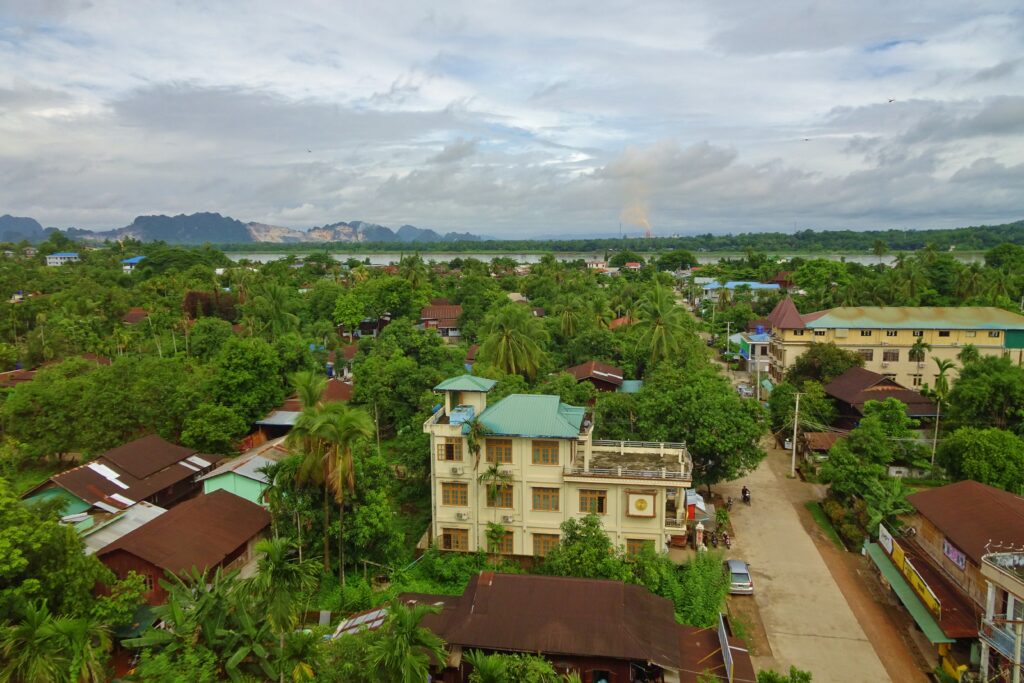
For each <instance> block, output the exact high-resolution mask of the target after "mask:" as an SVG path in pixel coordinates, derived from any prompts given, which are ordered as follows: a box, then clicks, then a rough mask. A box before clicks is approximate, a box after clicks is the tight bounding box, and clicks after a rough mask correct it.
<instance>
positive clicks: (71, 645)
mask: <svg viewBox="0 0 1024 683" xmlns="http://www.w3.org/2000/svg"><path fill="white" fill-rule="evenodd" d="M51 628H52V629H53V632H54V634H56V635H57V636H58V638H59V639H60V640H61V641H62V642H63V643H64V644H65V645H64V647H65V650H66V651H67V652H69V653H71V666H70V668H69V670H68V673H69V674H70V675H69V676H68V679H69V680H70V681H73V682H74V683H106V681H108V680H109V679H110V677H109V675H108V672H107V658H108V657H109V655H110V649H111V647H112V645H113V643H112V641H111V637H110V629H109V628H108V627H107V626H106V625H104V624H101V623H100V622H99V621H97V620H96V619H95V618H93V617H89V616H86V617H79V618H77V619H73V618H70V617H57V618H55V619H54V620H53V624H52V627H51Z"/></svg>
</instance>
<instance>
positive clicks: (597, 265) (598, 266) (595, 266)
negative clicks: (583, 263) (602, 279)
mask: <svg viewBox="0 0 1024 683" xmlns="http://www.w3.org/2000/svg"><path fill="white" fill-rule="evenodd" d="M607 268H608V262H607V261H601V260H599V259H594V260H592V261H587V270H596V271H598V272H601V271H602V270H606V269H607Z"/></svg>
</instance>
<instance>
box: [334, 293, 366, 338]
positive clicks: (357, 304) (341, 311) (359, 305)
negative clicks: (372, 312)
mask: <svg viewBox="0 0 1024 683" xmlns="http://www.w3.org/2000/svg"><path fill="white" fill-rule="evenodd" d="M365 316H366V306H364V305H363V302H362V301H361V300H360V299H359V297H358V296H357V295H356V294H355V293H354V292H353V291H352V290H349V291H347V292H344V293H342V294H340V295H339V296H338V300H337V302H336V303H335V304H334V322H336V323H338V324H339V325H343V326H344V327H345V331H346V332H348V338H349V341H352V340H353V339H354V338H355V331H356V329H358V327H359V323H360V322H361V321H362V320H363V318H364V317H365Z"/></svg>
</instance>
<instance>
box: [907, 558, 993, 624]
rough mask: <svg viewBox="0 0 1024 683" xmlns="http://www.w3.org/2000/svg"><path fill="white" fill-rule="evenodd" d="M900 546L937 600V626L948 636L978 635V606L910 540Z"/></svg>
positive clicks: (979, 616) (980, 614) (979, 610)
mask: <svg viewBox="0 0 1024 683" xmlns="http://www.w3.org/2000/svg"><path fill="white" fill-rule="evenodd" d="M899 544H900V547H901V548H903V552H904V554H905V555H906V558H907V559H908V560H910V562H911V564H912V565H913V566H914V569H916V570H917V571H918V573H919V574H920V575H921V578H922V579H924V582H925V583H926V584H928V587H929V588H931V589H932V592H934V593H935V597H937V598H938V599H939V603H940V604H941V605H942V609H941V610H940V613H939V618H938V622H939V628H941V629H942V632H943V633H945V634H946V635H947V636H948V637H950V638H977V637H978V624H979V623H980V621H981V617H982V616H984V614H983V613H982V610H981V608H980V607H979V606H978V605H977V604H975V602H974V601H973V600H971V598H970V597H969V596H968V595H967V594H966V593H964V591H963V590H961V589H960V587H959V586H957V585H956V584H955V583H954V582H952V581H950V579H949V578H948V577H947V576H946V574H945V572H943V571H942V570H941V569H940V568H939V567H937V566H936V565H935V561H934V560H933V559H932V558H931V556H930V555H929V554H928V553H926V552H925V551H924V549H923V548H921V547H920V546H919V545H918V544H917V543H915V542H914V541H913V540H908V539H906V538H901V539H899Z"/></svg>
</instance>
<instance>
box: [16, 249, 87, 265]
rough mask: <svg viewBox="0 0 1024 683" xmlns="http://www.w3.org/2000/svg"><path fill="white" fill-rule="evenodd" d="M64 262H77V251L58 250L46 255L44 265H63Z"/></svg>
mask: <svg viewBox="0 0 1024 683" xmlns="http://www.w3.org/2000/svg"><path fill="white" fill-rule="evenodd" d="M27 251H28V250H26V253H27ZM65 263H78V252H77V251H59V252H57V253H56V254H47V255H46V265H48V266H63V265H64V264H65Z"/></svg>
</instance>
